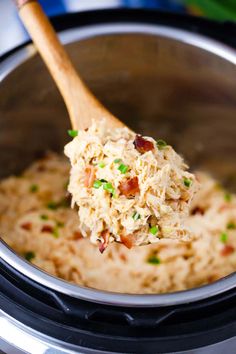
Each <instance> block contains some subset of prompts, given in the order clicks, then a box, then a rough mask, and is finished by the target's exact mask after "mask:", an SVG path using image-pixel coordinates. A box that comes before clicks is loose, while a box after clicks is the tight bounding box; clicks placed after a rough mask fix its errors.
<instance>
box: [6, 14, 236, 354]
mask: <svg viewBox="0 0 236 354" xmlns="http://www.w3.org/2000/svg"><path fill="white" fill-rule="evenodd" d="M53 23H54V25H55V27H56V29H57V30H58V31H59V32H60V36H61V39H62V41H63V43H64V44H65V45H66V48H67V50H68V52H69V54H70V56H71V58H72V60H73V62H74V64H75V66H76V68H77V69H78V70H79V71H80V73H81V75H82V76H83V78H84V80H85V82H86V83H87V84H88V86H89V87H90V88H91V90H92V91H93V92H94V93H95V95H96V96H97V97H98V98H99V99H100V100H101V101H102V102H103V103H104V104H105V106H107V107H108V108H109V109H110V110H111V111H112V112H113V113H114V114H115V115H117V116H118V117H120V118H121V119H123V120H124V121H125V122H126V123H127V124H128V125H130V126H131V127H132V128H133V129H135V130H136V131H138V132H142V133H143V134H146V135H152V136H154V137H161V138H164V139H166V140H167V141H168V142H169V143H170V144H172V145H174V147H175V148H176V150H177V151H178V152H181V153H183V154H184V156H185V157H186V159H187V161H188V162H189V164H190V165H191V166H193V168H201V169H205V170H207V171H209V172H210V173H212V174H213V175H214V176H215V177H216V178H218V179H219V180H221V181H222V182H223V183H224V184H225V185H227V187H228V188H231V189H232V190H234V191H236V170H235V156H236V124H235V119H236V67H235V65H236V51H235V46H236V27H235V26H234V25H233V24H231V23H222V24H217V23H213V22H209V21H207V20H203V19H197V18H190V17H185V16H181V15H179V16H177V15H171V14H166V13H160V12H156V11H144V10H104V11H95V12H85V13H78V14H71V15H66V16H62V17H57V18H54V20H53ZM1 59H2V60H1V65H0V77H1V84H0V166H1V168H0V178H4V177H6V176H8V175H10V174H12V173H19V172H20V171H22V169H23V168H25V167H26V166H28V165H29V164H30V163H31V162H32V161H33V160H34V159H35V158H37V157H38V156H40V154H41V153H42V151H44V150H45V149H50V150H53V151H62V149H63V146H64V144H65V143H66V142H67V140H68V138H67V133H66V132H67V129H68V128H69V120H68V117H67V112H66V109H65V107H64V104H63V102H62V99H61V97H60V95H59V93H58V92H57V89H56V87H55V85H54V83H53V82H52V80H51V78H50V76H49V74H48V72H47V70H46V68H45V67H44V64H43V63H42V61H41V59H40V58H39V56H38V55H37V53H36V50H35V48H34V46H33V45H32V44H31V43H26V44H24V45H22V46H21V47H18V48H16V49H14V50H13V51H11V52H10V53H7V54H6V55H5V56H4V57H2V58H1ZM104 276H106V275H105V274H104ZM0 352H3V353H7V354H14V353H32V354H41V353H42V354H43V353H48V354H49V353H53V354H59V353H145V354H149V353H188V354H191V353H192V354H193V353H194V354H203V353H206V354H211V353H214V354H218V353H225V354H226V353H227V354H233V353H235V352H236V274H235V273H234V274H231V275H229V276H227V277H225V278H223V279H221V280H219V281H216V282H214V283H212V284H210V285H206V286H201V287H198V288H195V289H191V290H188V291H181V292H175V293H169V294H161V295H129V294H116V293H109V292H103V291H98V290H95V289H89V288H84V287H80V286H76V285H74V284H72V283H68V282H65V281H63V280H60V279H58V278H55V277H53V276H50V275H49V274H47V273H45V272H43V271H41V270H40V269H38V268H36V267H35V266H33V265H31V264H30V263H28V262H27V261H26V260H24V259H23V258H21V257H20V256H17V255H16V254H15V253H14V252H13V251H12V250H11V249H10V248H9V247H8V246H7V245H6V244H5V243H4V242H1V243H0Z"/></svg>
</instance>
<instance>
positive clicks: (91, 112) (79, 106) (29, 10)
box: [18, 1, 124, 129]
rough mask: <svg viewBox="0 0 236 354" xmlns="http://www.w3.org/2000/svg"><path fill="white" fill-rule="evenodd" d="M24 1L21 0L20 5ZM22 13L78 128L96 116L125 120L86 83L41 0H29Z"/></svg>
mask: <svg viewBox="0 0 236 354" xmlns="http://www.w3.org/2000/svg"><path fill="white" fill-rule="evenodd" d="M20 3H22V1H18V4H19V5H20ZM19 14H20V17H21V19H22V21H23V23H24V25H25V27H26V29H27V30H28V32H29V34H30V36H31V38H32V40H33V42H34V44H35V46H36V47H37V49H38V51H39V53H40V55H41V57H42V58H43V60H44V62H45V64H46V65H47V67H48V69H49V71H50V73H51V75H52V77H53V79H54V81H55V82H56V84H57V87H58V89H59V91H60V92H61V95H62V96H63V99H64V102H65V104H66V106H67V109H68V112H69V116H70V119H71V123H72V126H73V128H74V129H86V128H88V127H89V126H90V125H91V123H92V120H95V121H99V120H101V119H103V118H104V119H106V120H107V122H108V124H109V126H110V127H122V126H124V124H123V123H122V122H121V121H119V120H118V119H117V118H115V117H114V116H113V115H112V114H111V113H110V112H109V111H108V110H106V109H105V108H104V107H103V105H102V104H101V103H100V102H99V101H98V100H97V99H96V98H95V96H94V95H93V94H92V93H91V92H90V90H89V89H88V88H87V87H86V85H85V84H84V82H83V81H82V80H81V79H80V77H79V75H78V74H77V72H76V70H75V68H74V66H73V64H72V62H71V60H70V58H69V56H68V55H67V53H66V51H65V49H64V47H63V46H62V45H61V43H60V41H59V39H58V37H57V35H56V33H55V31H54V29H53V27H52V25H51V23H50V22H49V20H48V18H47V17H46V15H45V14H44V12H43V10H42V8H41V6H40V5H39V4H38V2H37V1H29V2H28V1H27V2H26V3H24V5H23V6H21V7H20V9H19Z"/></svg>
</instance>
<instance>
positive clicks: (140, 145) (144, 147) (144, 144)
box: [134, 135, 154, 154]
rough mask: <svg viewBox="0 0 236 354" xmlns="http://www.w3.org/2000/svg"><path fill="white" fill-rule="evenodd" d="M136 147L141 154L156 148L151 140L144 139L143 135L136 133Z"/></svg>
mask: <svg viewBox="0 0 236 354" xmlns="http://www.w3.org/2000/svg"><path fill="white" fill-rule="evenodd" d="M134 146H135V149H136V150H138V152H140V153H141V154H144V153H145V152H147V151H151V150H153V149H154V145H153V143H152V142H151V141H149V140H146V139H144V138H143V137H142V136H141V135H136V137H135V140H134Z"/></svg>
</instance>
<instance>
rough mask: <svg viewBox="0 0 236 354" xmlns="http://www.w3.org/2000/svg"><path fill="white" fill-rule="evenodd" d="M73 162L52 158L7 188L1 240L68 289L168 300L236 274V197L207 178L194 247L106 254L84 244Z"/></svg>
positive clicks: (194, 223)
mask: <svg viewBox="0 0 236 354" xmlns="http://www.w3.org/2000/svg"><path fill="white" fill-rule="evenodd" d="M69 168H70V166H69V163H68V162H67V161H66V160H65V158H64V157H60V156H58V155H48V156H46V157H45V158H44V159H43V160H40V161H38V162H36V163H34V164H33V165H32V166H31V167H29V168H28V169H27V170H26V171H25V172H24V173H23V174H22V175H20V176H15V177H9V178H6V179H5V180H3V181H1V182H0V235H1V236H2V238H3V240H4V241H6V242H7V243H8V244H9V246H11V247H12V248H13V249H14V250H15V251H16V252H17V253H19V254H20V255H22V256H23V257H25V259H26V260H27V261H29V262H31V263H32V264H35V265H37V266H38V267H40V268H41V269H43V270H45V271H46V272H48V273H50V274H52V275H55V276H57V277H60V278H62V279H64V280H67V281H69V282H73V283H76V284H79V285H82V286H87V287H91V288H96V289H101V290H108V291H114V292H122V293H140V294H143V293H153V294H155V293H165V292H173V291H176V290H184V289H188V288H193V287H197V286H200V285H202V284H207V283H211V282H213V281H215V280H217V279H220V278H222V277H224V276H226V275H228V274H230V273H232V272H234V271H235V270H236V197H235V196H234V195H232V194H229V193H227V192H225V191H224V189H223V188H222V187H220V186H219V183H217V182H215V181H214V180H213V179H212V178H211V177H209V176H208V175H206V174H202V173H196V176H197V178H198V179H199V181H200V185H201V188H200V190H199V191H198V192H197V194H196V196H195V198H194V200H193V202H192V203H191V213H190V216H189V217H188V218H187V221H186V224H187V227H189V228H190V229H191V230H193V232H194V233H195V234H196V235H197V236H198V238H197V239H195V240H193V241H191V242H179V241H178V240H170V239H166V238H163V239H161V240H160V241H159V242H158V243H155V244H150V245H147V246H143V247H137V246H136V247H133V248H132V249H128V248H127V247H125V246H124V245H123V244H118V243H115V242H114V243H112V244H111V245H110V246H109V247H108V248H107V250H106V252H104V253H103V254H101V253H100V252H99V250H98V249H97V245H93V244H91V242H90V241H89V238H83V237H82V235H81V232H80V229H79V222H78V215H77V212H76V210H72V209H71V208H70V198H69V197H68V194H67V183H68V173H69Z"/></svg>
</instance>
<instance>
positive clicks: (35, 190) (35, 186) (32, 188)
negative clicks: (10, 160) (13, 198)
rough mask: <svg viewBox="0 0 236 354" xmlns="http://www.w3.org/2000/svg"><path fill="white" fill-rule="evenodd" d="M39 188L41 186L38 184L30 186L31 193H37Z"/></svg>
mask: <svg viewBox="0 0 236 354" xmlns="http://www.w3.org/2000/svg"><path fill="white" fill-rule="evenodd" d="M38 190H39V186H38V185H37V184H32V185H31V186H30V192H31V193H36V192H38Z"/></svg>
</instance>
